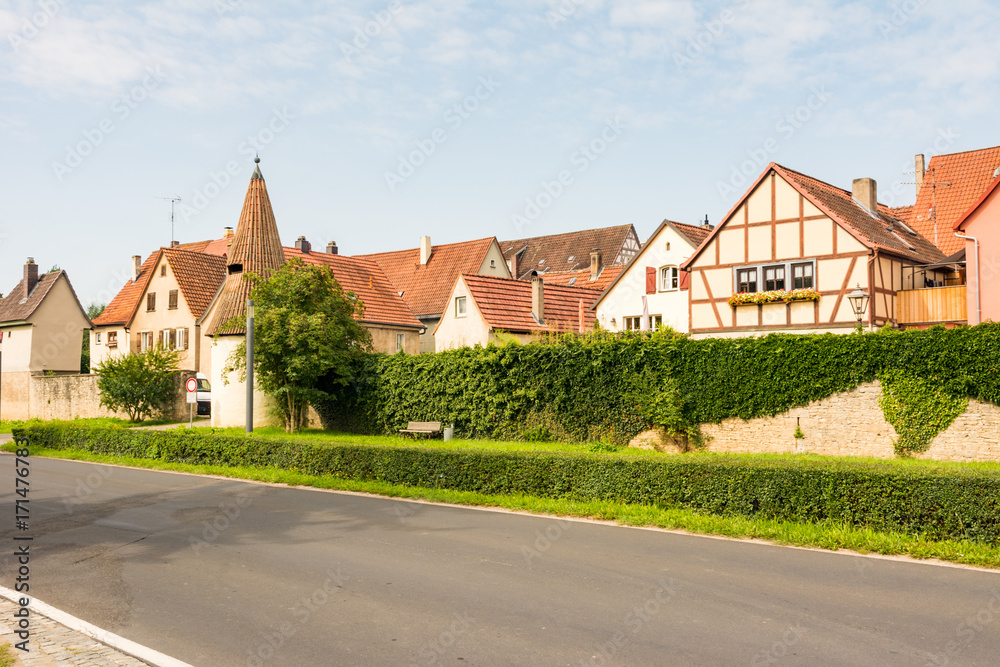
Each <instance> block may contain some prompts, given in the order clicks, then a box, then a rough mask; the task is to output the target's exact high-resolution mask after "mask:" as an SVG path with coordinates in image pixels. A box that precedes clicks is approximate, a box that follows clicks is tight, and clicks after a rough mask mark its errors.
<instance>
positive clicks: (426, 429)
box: [399, 422, 441, 436]
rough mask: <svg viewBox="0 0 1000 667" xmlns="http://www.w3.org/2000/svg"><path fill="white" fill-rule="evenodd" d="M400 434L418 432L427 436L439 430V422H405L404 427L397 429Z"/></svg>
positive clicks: (414, 433) (415, 433)
mask: <svg viewBox="0 0 1000 667" xmlns="http://www.w3.org/2000/svg"><path fill="white" fill-rule="evenodd" d="M399 432H400V433H401V434H402V435H404V436H405V435H407V434H410V435H414V436H415V435H417V434H418V433H423V434H425V435H427V436H432V435H434V434H435V433H440V432H441V422H407V424H406V428H401V429H399Z"/></svg>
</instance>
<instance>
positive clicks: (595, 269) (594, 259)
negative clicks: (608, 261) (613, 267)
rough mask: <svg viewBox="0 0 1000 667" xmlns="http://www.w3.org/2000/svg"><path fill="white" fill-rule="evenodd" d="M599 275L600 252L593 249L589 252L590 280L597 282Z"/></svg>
mask: <svg viewBox="0 0 1000 667" xmlns="http://www.w3.org/2000/svg"><path fill="white" fill-rule="evenodd" d="M600 273H601V251H600V250H598V249H597V248H594V249H593V250H591V251H590V279H591V280H597V276H598V275H600Z"/></svg>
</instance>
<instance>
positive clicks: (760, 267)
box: [733, 257, 818, 294]
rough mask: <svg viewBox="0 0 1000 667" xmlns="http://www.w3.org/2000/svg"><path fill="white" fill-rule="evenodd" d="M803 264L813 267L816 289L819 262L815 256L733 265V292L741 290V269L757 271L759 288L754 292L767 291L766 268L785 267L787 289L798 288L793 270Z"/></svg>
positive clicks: (813, 287) (813, 281)
mask: <svg viewBox="0 0 1000 667" xmlns="http://www.w3.org/2000/svg"><path fill="white" fill-rule="evenodd" d="M803 264H808V265H810V266H811V267H812V283H813V284H812V289H816V285H817V284H818V283H817V275H818V274H817V262H816V258H814V257H804V258H801V259H786V260H782V261H778V262H760V263H759V264H742V265H740V266H734V267H733V293H737V292H739V291H740V271H756V272H757V277H756V280H755V282H756V283H757V289H756V290H754V292H753V293H754V294H756V293H757V292H765V291H767V290H766V287H767V281H766V278H765V269H769V268H775V267H784V269H785V291H791V290H793V289H796V287H795V275H794V272H793V271H792V269H793V267H796V266H801V265H803Z"/></svg>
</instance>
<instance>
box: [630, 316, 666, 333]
mask: <svg viewBox="0 0 1000 667" xmlns="http://www.w3.org/2000/svg"><path fill="white" fill-rule="evenodd" d="M662 325H663V315H650V316H649V329H650V331H652V330H654V329H658V328H660V327H661V326H662ZM641 329H642V315H626V316H625V317H623V318H622V330H623V331H640V330H641Z"/></svg>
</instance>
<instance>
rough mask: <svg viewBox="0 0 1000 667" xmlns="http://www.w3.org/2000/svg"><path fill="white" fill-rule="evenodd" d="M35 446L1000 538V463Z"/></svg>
mask: <svg viewBox="0 0 1000 667" xmlns="http://www.w3.org/2000/svg"><path fill="white" fill-rule="evenodd" d="M15 436H17V437H26V438H27V439H28V441H29V443H30V445H31V446H35V447H46V448H51V449H80V450H85V451H88V452H93V453H96V454H108V455H114V456H132V457H138V458H150V459H160V460H163V461H170V462H177V463H189V464H201V465H223V466H249V467H276V468H283V469H291V468H297V469H298V470H299V471H301V472H303V473H305V474H311V475H331V476H334V477H338V478H342V479H354V480H366V481H382V482H387V483H390V484H399V485H407V486H415V487H442V488H448V489H454V490H458V491H473V492H479V493H484V494H528V495H532V496H538V497H544V498H560V499H568V500H605V501H612V502H620V503H635V504H645V505H652V506H660V507H679V508H687V509H690V510H694V511H696V512H699V513H706V514H724V515H739V516H760V517H764V518H774V519H779V520H788V521H800V522H817V521H836V522H843V523H846V524H850V525H852V526H857V527H868V528H871V529H874V530H877V531H891V530H898V531H902V532H905V533H908V534H911V535H926V536H927V537H928V538H930V539H934V540H943V539H958V540H963V539H964V540H973V541H976V542H981V543H986V544H991V545H996V544H997V543H998V542H1000V471H995V470H983V469H971V468H958V467H955V468H949V467H945V468H934V469H930V468H925V467H919V466H902V465H898V464H896V465H893V464H889V463H879V462H871V461H859V462H847V461H843V460H832V461H814V460H790V459H775V458H751V457H724V456H694V457H689V456H673V457H671V456H663V457H655V456H650V457H624V456H616V455H613V454H587V453H584V454H559V453H509V452H485V451H473V450H447V449H429V448H420V447H393V446H372V445H346V444H333V443H330V444H325V443H316V442H305V441H296V440H291V439H285V438H264V437H258V436H253V437H243V436H239V437H238V436H223V435H216V434H211V433H204V432H198V431H189V430H174V431H146V430H133V429H122V428H114V427H85V426H78V425H73V424H41V425H32V424H29V425H26V426H24V427H19V428H16V429H15Z"/></svg>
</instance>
